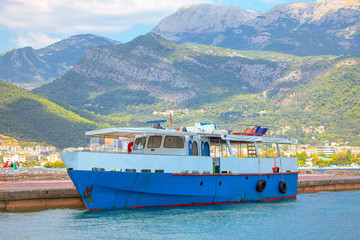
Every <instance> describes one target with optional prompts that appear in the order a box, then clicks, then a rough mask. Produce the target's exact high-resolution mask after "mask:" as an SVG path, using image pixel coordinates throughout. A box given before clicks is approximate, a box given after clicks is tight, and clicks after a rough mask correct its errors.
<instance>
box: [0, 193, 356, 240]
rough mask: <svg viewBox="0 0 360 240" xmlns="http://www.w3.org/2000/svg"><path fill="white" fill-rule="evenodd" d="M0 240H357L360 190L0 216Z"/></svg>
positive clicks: (2, 213) (5, 213)
mask: <svg viewBox="0 0 360 240" xmlns="http://www.w3.org/2000/svg"><path fill="white" fill-rule="evenodd" d="M0 239H183V240H185V239H216V240H219V239H360V191H344V192H319V193H315V194H300V195H298V198H297V200H280V201H278V202H254V203H238V204H222V205H209V206H196V207H195V206H194V207H176V208H143V209H124V210H116V211H97V212H87V211H85V210H82V209H53V210H44V211H39V212H22V213H9V212H0Z"/></svg>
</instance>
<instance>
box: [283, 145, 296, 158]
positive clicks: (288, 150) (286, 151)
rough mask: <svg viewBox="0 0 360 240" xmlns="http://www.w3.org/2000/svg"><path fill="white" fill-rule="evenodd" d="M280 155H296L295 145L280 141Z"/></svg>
mask: <svg viewBox="0 0 360 240" xmlns="http://www.w3.org/2000/svg"><path fill="white" fill-rule="evenodd" d="M279 145H280V151H281V156H283V157H290V156H294V155H296V145H291V144H286V143H280V144H279Z"/></svg>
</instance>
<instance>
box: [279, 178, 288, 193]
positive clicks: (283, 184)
mask: <svg viewBox="0 0 360 240" xmlns="http://www.w3.org/2000/svg"><path fill="white" fill-rule="evenodd" d="M279 191H280V192H281V193H286V192H287V186H286V182H285V181H284V180H282V181H281V182H279Z"/></svg>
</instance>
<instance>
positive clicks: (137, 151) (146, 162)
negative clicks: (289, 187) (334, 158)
mask: <svg viewBox="0 0 360 240" xmlns="http://www.w3.org/2000/svg"><path fill="white" fill-rule="evenodd" d="M256 129H257V130H256ZM265 132H266V131H264V128H261V127H255V128H253V129H252V130H247V131H245V132H241V133H234V132H230V131H228V130H218V129H217V128H216V126H215V124H202V123H197V124H195V126H194V127H181V128H177V129H164V128H161V127H156V128H109V129H102V130H95V131H91V132H87V133H86V135H87V136H89V137H92V138H105V139H109V138H110V139H119V138H128V139H130V142H129V144H128V146H127V151H126V150H122V151H123V152H119V151H118V153H123V154H126V155H123V154H119V156H118V157H115V156H114V157H112V158H111V159H118V160H117V161H116V162H114V163H113V164H112V166H114V165H118V166H119V167H120V166H121V169H123V168H125V169H128V168H131V169H135V170H136V171H140V170H144V169H148V170H149V171H155V170H157V169H162V170H164V171H165V172H172V173H176V172H184V171H185V172H193V171H194V172H203V173H205V172H206V173H234V172H235V173H250V172H258V171H260V172H272V171H273V168H274V169H280V171H284V172H286V171H291V172H293V171H297V160H296V158H294V157H291V156H290V155H295V154H296V144H297V141H296V140H294V139H293V140H292V139H284V138H274V137H268V136H266V135H265ZM105 142H106V141H105ZM121 155H122V156H121ZM92 156H93V155H92ZM99 156H100V155H99ZM101 156H102V155H101ZM144 156H146V157H144ZM286 159H288V160H286ZM289 159H292V160H291V161H290V160H289ZM114 161H115V160H114ZM105 164H107V163H105ZM109 165H110V164H109ZM277 171H278V170H277Z"/></svg>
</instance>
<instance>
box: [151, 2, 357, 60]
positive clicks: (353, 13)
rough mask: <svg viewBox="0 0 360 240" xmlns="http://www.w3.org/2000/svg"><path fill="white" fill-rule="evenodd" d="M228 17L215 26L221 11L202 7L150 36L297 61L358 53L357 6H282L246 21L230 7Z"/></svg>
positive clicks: (180, 13) (165, 22)
mask: <svg viewBox="0 0 360 240" xmlns="http://www.w3.org/2000/svg"><path fill="white" fill-rule="evenodd" d="M206 9H207V10H206ZM230 10H231V11H230ZM228 11H230V12H231V14H233V12H235V11H236V12H237V13H236V14H234V15H236V16H238V18H236V17H232V19H233V21H231V22H229V21H225V20H220V21H216V20H218V19H221V18H220V17H218V16H219V15H221V17H222V18H223V19H225V18H226V14H227V12H226V11H224V9H223V6H213V5H203V4H201V5H191V6H188V7H186V8H180V9H179V10H178V11H177V12H175V13H174V14H172V15H170V16H168V17H166V18H164V19H163V20H162V21H161V22H160V23H159V24H158V25H157V26H156V27H155V28H154V29H153V30H152V32H153V33H156V34H158V35H160V36H163V37H164V38H166V39H168V40H171V41H174V42H175V43H178V44H184V43H197V44H206V45H212V46H219V47H226V48H231V49H237V50H265V51H277V52H283V53H288V54H295V55H298V56H309V55H325V54H333V55H341V54H359V53H360V50H359V49H360V48H359V46H360V35H359V34H360V31H359V27H360V25H359V23H360V1H359V0H354V1H350V0H318V1H316V2H310V3H287V4H281V5H278V6H275V7H274V8H272V9H270V10H269V11H267V12H265V13H262V14H261V13H252V14H250V15H247V16H246V17H244V14H243V13H244V12H245V10H243V9H240V8H236V7H232V8H229V10H228ZM187 16H191V17H187ZM204 16H206V17H204ZM202 19H204V20H202ZM207 19H216V20H212V21H206V20H207ZM180 22H181V23H182V24H179V23H180ZM193 22H195V23H196V24H194V23H193Z"/></svg>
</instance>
